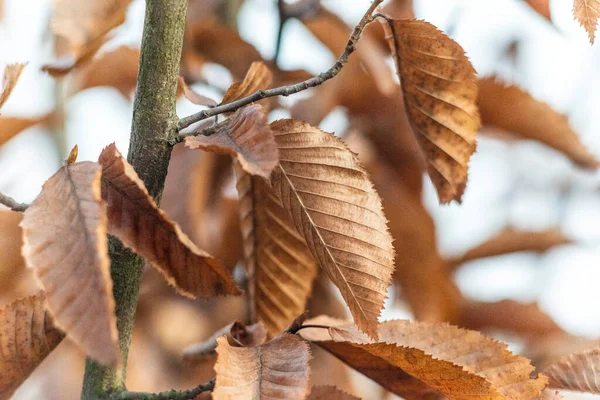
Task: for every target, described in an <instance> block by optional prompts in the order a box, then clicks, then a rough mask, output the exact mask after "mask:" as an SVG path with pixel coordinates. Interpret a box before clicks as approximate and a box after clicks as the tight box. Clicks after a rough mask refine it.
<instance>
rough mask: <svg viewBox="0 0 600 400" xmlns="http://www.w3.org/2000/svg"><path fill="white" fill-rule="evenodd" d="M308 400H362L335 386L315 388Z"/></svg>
mask: <svg viewBox="0 0 600 400" xmlns="http://www.w3.org/2000/svg"><path fill="white" fill-rule="evenodd" d="M308 400H360V399H359V398H358V397H356V396H352V395H350V394H348V393H346V392H343V391H341V390H340V389H338V388H336V387H335V386H313V388H312V390H311V391H310V396H308Z"/></svg>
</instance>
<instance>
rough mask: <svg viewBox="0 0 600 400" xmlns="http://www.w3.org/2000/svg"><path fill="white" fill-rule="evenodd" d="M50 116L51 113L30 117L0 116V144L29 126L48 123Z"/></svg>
mask: <svg viewBox="0 0 600 400" xmlns="http://www.w3.org/2000/svg"><path fill="white" fill-rule="evenodd" d="M50 118H51V114H46V115H42V116H39V117H31V118H22V117H4V116H2V117H0V146H2V145H3V144H5V143H6V142H8V141H9V140H11V139H12V138H14V137H15V136H17V135H18V134H19V133H21V132H22V131H24V130H25V129H28V128H31V127H32V126H34V125H37V124H43V123H48V122H49V121H50Z"/></svg>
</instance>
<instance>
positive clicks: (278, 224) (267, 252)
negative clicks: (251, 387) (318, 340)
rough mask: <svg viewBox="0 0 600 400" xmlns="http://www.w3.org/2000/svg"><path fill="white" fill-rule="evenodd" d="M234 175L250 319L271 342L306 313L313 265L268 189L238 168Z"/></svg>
mask: <svg viewBox="0 0 600 400" xmlns="http://www.w3.org/2000/svg"><path fill="white" fill-rule="evenodd" d="M236 175H237V189H238V193H239V197H240V203H239V211H240V221H241V228H242V236H243V238H244V258H245V262H246V270H247V272H248V281H249V285H248V290H249V291H250V301H251V304H250V312H251V314H252V315H251V318H252V319H255V318H257V319H258V320H259V321H261V322H262V323H263V324H264V325H265V328H266V329H267V331H268V332H269V334H270V335H271V336H274V335H276V334H278V333H279V332H281V331H283V330H284V329H285V328H286V327H287V326H288V325H289V324H290V323H291V322H292V321H293V320H294V318H296V317H297V316H298V315H299V314H302V313H303V312H304V310H305V309H306V301H307V299H308V297H309V296H310V293H311V288H312V282H313V281H314V279H315V276H316V274H317V265H316V263H315V261H314V259H313V258H312V256H311V254H310V252H309V250H308V248H307V247H306V242H305V241H304V239H303V238H302V236H301V235H300V234H299V233H298V232H297V231H296V228H295V226H294V223H293V222H292V220H291V218H290V217H289V216H288V214H287V213H286V211H285V210H284V209H283V207H282V205H281V203H280V202H279V200H278V199H277V198H276V197H275V195H274V194H273V191H272V190H271V188H270V186H269V184H268V183H267V182H266V181H265V180H264V179H262V178H260V177H256V176H251V175H250V174H248V173H246V172H245V171H244V170H243V169H242V168H241V166H239V165H237V164H236Z"/></svg>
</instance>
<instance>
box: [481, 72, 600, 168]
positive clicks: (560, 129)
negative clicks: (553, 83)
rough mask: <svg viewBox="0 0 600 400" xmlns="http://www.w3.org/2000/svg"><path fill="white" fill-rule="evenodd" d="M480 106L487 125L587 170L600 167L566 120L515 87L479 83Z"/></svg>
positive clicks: (491, 79) (488, 81)
mask: <svg viewBox="0 0 600 400" xmlns="http://www.w3.org/2000/svg"><path fill="white" fill-rule="evenodd" d="M478 85H479V98H478V100H477V104H478V106H479V111H480V112H481V118H482V121H483V123H484V124H485V125H494V126H497V127H498V128H501V129H504V130H506V131H509V132H513V133H516V134H519V135H521V136H522V137H523V138H526V139H533V140H537V141H539V142H541V143H544V144H545V145H547V146H550V147H552V148H554V149H556V150H558V151H560V152H562V153H563V154H565V155H566V156H567V157H569V158H570V159H571V160H572V161H573V162H574V163H576V164H578V165H579V166H581V167H584V168H597V167H598V165H600V163H599V162H598V160H597V159H596V157H595V156H594V155H593V154H591V153H590V152H589V151H588V150H587V149H586V147H585V146H584V145H583V144H582V143H581V140H580V139H579V135H577V133H576V132H575V131H573V128H571V125H570V124H569V121H568V119H567V117H566V116H564V115H562V114H559V113H557V112H556V111H554V110H553V109H552V108H550V106H548V105H547V104H545V103H542V102H540V101H537V100H535V99H534V98H532V97H531V96H530V95H529V94H528V93H526V92H524V91H522V90H521V89H519V88H518V87H516V86H508V87H507V86H505V85H504V84H502V83H500V82H497V81H496V79H495V78H494V77H489V78H485V79H479V80H478Z"/></svg>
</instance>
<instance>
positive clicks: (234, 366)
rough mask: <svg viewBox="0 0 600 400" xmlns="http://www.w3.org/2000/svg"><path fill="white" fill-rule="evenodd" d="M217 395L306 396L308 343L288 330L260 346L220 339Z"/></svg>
mask: <svg viewBox="0 0 600 400" xmlns="http://www.w3.org/2000/svg"><path fill="white" fill-rule="evenodd" d="M217 353H218V358H217V363H216V364H215V371H216V373H217V381H216V385H215V390H214V391H213V398H214V399H215V400H224V399H232V400H233V399H235V400H245V399H264V398H279V399H290V400H293V399H305V398H306V395H307V394H308V391H309V373H310V371H309V368H308V360H309V359H310V351H309V347H308V343H306V342H305V341H303V340H302V339H301V338H300V337H298V336H297V335H290V334H287V333H284V334H282V335H279V336H277V337H275V338H274V339H273V340H271V341H270V342H268V343H266V344H264V345H262V346H256V347H233V346H231V345H230V344H229V343H228V342H227V338H225V337H220V338H219V339H217Z"/></svg>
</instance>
